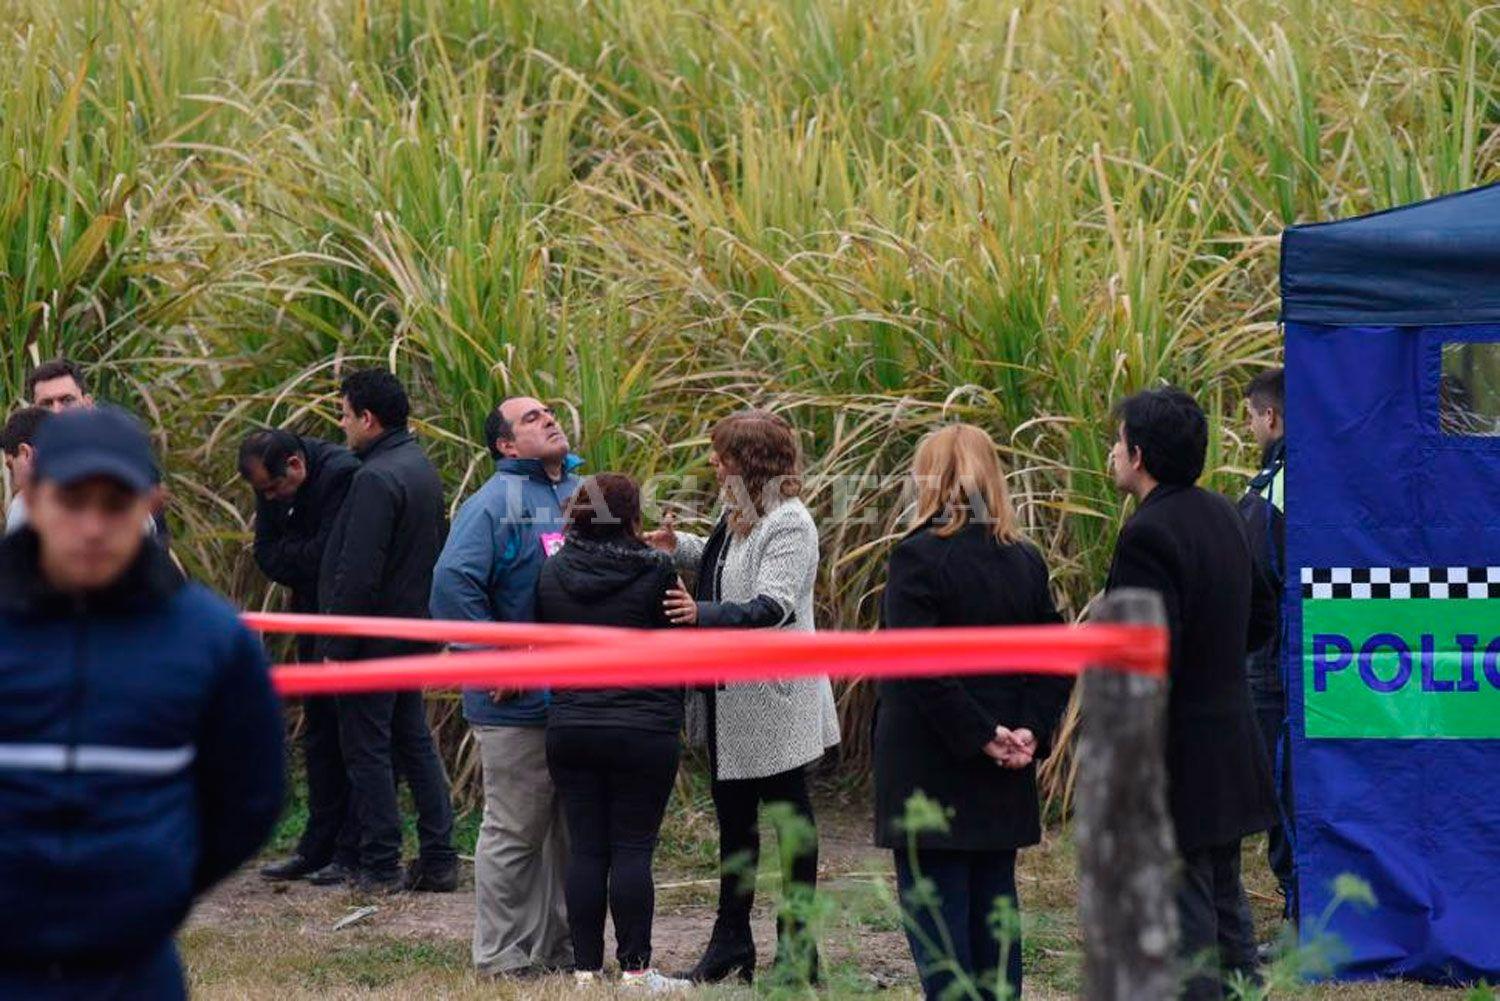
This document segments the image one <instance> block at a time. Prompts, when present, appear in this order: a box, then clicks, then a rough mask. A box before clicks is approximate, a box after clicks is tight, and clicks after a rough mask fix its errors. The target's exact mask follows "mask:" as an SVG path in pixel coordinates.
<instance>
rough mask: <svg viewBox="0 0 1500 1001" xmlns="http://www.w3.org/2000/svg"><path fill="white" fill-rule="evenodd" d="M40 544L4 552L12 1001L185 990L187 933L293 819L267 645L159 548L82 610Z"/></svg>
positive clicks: (4, 794) (0, 947)
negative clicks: (228, 880) (43, 559)
mask: <svg viewBox="0 0 1500 1001" xmlns="http://www.w3.org/2000/svg"><path fill="white" fill-rule="evenodd" d="M38 547H39V543H38V540H37V537H36V535H35V533H33V532H32V531H30V530H29V529H28V530H23V531H21V532H19V533H17V534H15V535H13V536H11V537H9V538H7V539H5V540H4V542H3V543H0V998H9V997H21V996H27V997H38V998H50V997H54V996H56V997H64V996H74V995H76V994H78V993H79V991H78V990H77V989H76V988H77V985H79V984H94V985H96V987H97V989H94V988H84V989H83V990H82V994H83V995H91V994H97V993H108V992H109V990H112V991H114V993H112V994H110V996H117V995H118V996H125V997H135V996H148V995H149V996H163V997H171V996H174V994H178V993H180V991H181V983H180V975H176V963H175V959H173V958H172V955H171V936H172V933H173V932H174V931H175V930H176V928H177V926H178V925H179V924H181V922H182V920H183V919H184V918H185V917H186V916H187V914H188V909H189V908H190V907H191V905H192V903H193V899H194V898H195V897H196V896H197V895H198V894H200V893H202V892H204V891H205V890H207V889H208V888H209V887H211V886H212V885H213V884H214V883H216V882H218V881H219V880H220V879H222V878H224V877H225V876H226V875H228V874H229V873H230V872H232V871H234V869H235V868H236V867H237V866H239V865H240V863H242V862H244V861H245V860H246V859H247V858H249V857H250V856H251V855H252V854H254V852H255V851H256V850H257V849H258V848H259V847H260V845H261V844H262V843H263V842H264V841H265V839H266V837H267V835H268V834H269V833H270V831H271V828H272V825H273V824H274V823H275V821H276V817H277V815H278V814H279V813H280V810H281V801H282V792H283V787H282V783H283V778H282V774H283V773H282V765H283V762H282V742H283V723H282V717H281V711H280V704H279V703H278V701H277V699H276V696H275V694H274V693H273V692H272V690H271V684H270V677H269V674H268V671H267V666H266V659H265V653H264V651H263V650H262V648H261V645H260V643H259V642H258V641H257V640H256V638H255V637H254V636H252V635H251V634H250V633H249V632H248V631H247V630H246V629H245V628H244V627H243V626H242V625H241V624H240V622H239V618H238V616H237V615H236V614H235V612H234V610H233V609H232V608H230V607H229V606H228V605H227V604H226V603H225V602H224V601H223V600H221V599H220V598H218V597H217V596H216V595H214V594H213V593H212V592H210V591H208V590H207V589H206V588H203V587H200V586H198V585H194V584H185V583H183V582H182V580H181V578H180V577H179V576H178V575H177V573H176V572H175V569H174V568H173V566H172V564H171V562H170V560H168V558H167V556H166V554H165V552H163V551H162V550H161V549H160V548H159V547H157V546H156V545H155V544H154V543H150V542H148V543H147V544H146V546H145V548H143V549H142V551H141V555H140V556H139V557H138V558H137V560H136V561H135V563H134V564H133V565H132V566H131V567H130V569H129V570H128V571H127V572H126V574H125V575H124V577H122V578H121V580H119V581H118V582H116V584H115V585H113V586H112V587H110V588H108V589H106V590H105V591H103V592H100V593H97V594H93V595H90V596H88V597H86V598H82V599H80V598H76V597H69V596H64V595H61V594H58V593H57V592H55V591H52V590H50V589H49V588H48V587H47V586H46V584H45V583H44V582H43V581H42V579H41V576H40V573H39V571H38V568H37V559H38V557H37V553H38ZM163 957H165V959H163ZM136 974H139V977H144V978H146V982H141V981H140V980H139V979H138V978H136V979H132V978H135V977H136ZM174 975H176V976H177V980H176V983H175V984H174V983H172V982H171V981H172V979H173V977H174ZM120 976H124V977H125V982H124V983H122V982H121V981H120V979H119V978H120ZM112 977H113V978H114V979H110V978H112ZM100 978H104V979H103V980H101V979H100ZM106 981H107V982H108V984H109V989H108V990H105V989H104V988H103V986H102V985H103V984H104V983H105V982H106ZM70 983H71V984H73V985H74V988H73V989H71V993H70V988H69V984H70Z"/></svg>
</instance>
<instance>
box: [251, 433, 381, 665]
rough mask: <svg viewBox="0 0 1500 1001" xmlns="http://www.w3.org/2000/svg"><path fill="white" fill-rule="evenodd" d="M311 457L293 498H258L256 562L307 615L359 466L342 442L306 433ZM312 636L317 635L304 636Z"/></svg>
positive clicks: (303, 652)
mask: <svg viewBox="0 0 1500 1001" xmlns="http://www.w3.org/2000/svg"><path fill="white" fill-rule="evenodd" d="M301 441H302V451H303V453H304V454H305V455H306V456H307V479H305V480H303V481H302V486H300V487H298V488H297V494H296V496H295V497H293V498H292V499H291V501H290V502H284V501H268V500H266V499H265V498H264V497H259V496H257V498H256V502H255V565H256V566H258V567H260V572H261V573H263V574H265V575H266V576H267V577H268V578H270V579H271V580H273V581H275V582H276V583H277V584H281V585H282V586H284V587H286V588H289V589H290V590H291V592H292V601H291V610H292V611H294V612H302V613H306V614H312V613H316V612H317V611H318V570H319V568H320V567H321V566H322V564H323V550H324V549H325V548H326V547H327V545H328V537H329V536H330V535H332V534H333V525H334V522H335V521H337V520H338V516H339V509H340V508H342V507H343V505H344V497H345V496H346V495H348V493H349V483H350V481H351V480H353V479H354V474H355V472H356V471H357V470H358V469H359V460H358V459H356V458H355V457H354V454H353V453H352V452H350V451H349V450H348V449H347V448H344V447H343V446H342V445H334V444H332V443H331V442H326V441H320V440H318V439H317V438H303V439H301ZM305 639H307V640H309V641H311V640H312V637H305ZM298 652H299V655H300V656H301V659H303V660H308V659H310V658H311V657H312V655H313V650H312V648H311V644H310V643H309V644H307V645H306V648H305V649H304V644H302V643H299V644H298Z"/></svg>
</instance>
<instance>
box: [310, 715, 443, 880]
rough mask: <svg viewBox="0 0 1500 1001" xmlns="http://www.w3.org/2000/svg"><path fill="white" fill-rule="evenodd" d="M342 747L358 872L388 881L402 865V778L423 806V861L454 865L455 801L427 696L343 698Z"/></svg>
mask: <svg viewBox="0 0 1500 1001" xmlns="http://www.w3.org/2000/svg"><path fill="white" fill-rule="evenodd" d="M338 716H339V744H340V747H341V748H342V750H343V753H344V767H345V768H346V769H347V771H348V775H349V798H350V802H351V803H352V804H353V808H354V816H355V819H356V821H357V823H358V825H359V866H360V868H361V869H364V870H365V871H367V872H371V873H374V874H376V875H379V876H382V877H388V876H390V875H392V874H393V873H395V872H396V871H397V870H398V869H399V867H400V864H401V811H400V807H399V806H398V805H397V799H396V776H397V775H398V774H399V775H400V776H401V777H403V778H405V779H406V783H407V785H408V786H409V787H410V788H411V795H412V801H413V803H415V804H416V808H417V838H418V841H419V843H420V845H421V858H422V861H423V862H426V863H430V864H433V865H451V864H453V863H454V862H456V861H457V859H458V854H457V852H455V851H454V848H453V803H452V800H451V798H450V796H449V792H448V776H447V774H446V773H444V771H443V763H442V761H441V760H439V758H438V754H437V747H436V745H435V744H434V743H433V740H432V731H431V730H430V729H429V728H428V726H427V710H426V707H425V706H424V704H423V702H422V695H421V693H420V692H400V693H396V694H392V693H388V692H381V693H377V694H374V695H340V696H339V697H338Z"/></svg>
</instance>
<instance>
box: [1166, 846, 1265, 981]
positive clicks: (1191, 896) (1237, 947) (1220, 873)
mask: <svg viewBox="0 0 1500 1001" xmlns="http://www.w3.org/2000/svg"><path fill="white" fill-rule="evenodd" d="M1177 914H1178V921H1179V923H1180V925H1181V929H1182V956H1183V959H1184V961H1185V962H1187V964H1188V968H1189V970H1190V971H1191V975H1190V976H1189V977H1188V979H1187V982H1186V985H1185V986H1184V988H1183V992H1182V997H1183V998H1184V999H1186V1001H1210V999H1213V1001H1217V999H1219V998H1222V997H1223V996H1224V992H1223V979H1224V978H1225V977H1227V976H1229V975H1230V974H1232V973H1235V972H1240V973H1243V974H1245V975H1246V976H1247V977H1253V976H1254V974H1255V925H1254V923H1253V922H1252V920H1251V917H1250V901H1249V900H1248V899H1247V898H1246V897H1245V887H1244V884H1243V883H1242V882H1241V881H1240V842H1238V841H1235V842H1232V843H1230V844H1227V845H1215V846H1213V847H1210V848H1195V849H1192V850H1190V851H1185V852H1183V853H1182V873H1181V875H1180V876H1179V882H1178V886H1177Z"/></svg>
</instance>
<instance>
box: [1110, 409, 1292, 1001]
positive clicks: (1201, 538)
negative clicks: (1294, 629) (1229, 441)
mask: <svg viewBox="0 0 1500 1001" xmlns="http://www.w3.org/2000/svg"><path fill="white" fill-rule="evenodd" d="M1113 416H1114V423H1115V432H1116V434H1115V443H1114V447H1113V448H1112V449H1111V450H1110V467H1111V471H1112V473H1113V475H1114V480H1115V485H1116V487H1118V488H1119V489H1120V491H1121V492H1123V493H1127V494H1129V495H1131V496H1132V497H1134V498H1135V499H1136V502H1137V504H1138V508H1137V510H1136V513H1135V514H1134V515H1133V516H1132V517H1131V518H1130V519H1129V520H1128V521H1127V522H1126V523H1125V527H1124V528H1123V529H1121V531H1120V538H1119V542H1118V543H1117V545H1116V547H1115V555H1114V563H1113V565H1112V566H1111V568H1110V574H1109V583H1108V585H1107V587H1108V588H1109V589H1111V590H1113V589H1116V588H1127V587H1131V588H1146V589H1149V590H1152V591H1155V592H1157V593H1158V594H1160V595H1161V598H1162V602H1163V604H1164V605H1165V606H1166V613H1167V625H1168V628H1169V631H1170V635H1171V655H1170V664H1169V675H1170V688H1169V695H1168V701H1167V781H1168V788H1167V797H1168V806H1169V808H1170V810H1171V814H1172V824H1173V827H1174V829H1175V831H1176V835H1177V848H1178V852H1179V854H1180V855H1181V859H1182V873H1181V883H1180V885H1179V887H1178V892H1177V904H1178V913H1179V917H1180V925H1181V929H1182V952H1183V955H1184V956H1185V957H1186V958H1187V959H1188V960H1189V962H1201V961H1203V960H1205V959H1207V962H1208V966H1207V970H1208V972H1206V973H1205V972H1201V971H1200V972H1198V973H1197V974H1196V975H1194V976H1192V977H1191V978H1190V980H1189V981H1188V984H1187V986H1186V988H1185V991H1184V995H1183V996H1184V997H1186V998H1192V999H1198V998H1218V997H1220V992H1221V987H1220V983H1219V980H1218V977H1217V973H1218V970H1220V969H1222V970H1223V971H1224V972H1226V973H1230V972H1234V971H1239V972H1243V973H1244V974H1246V975H1247V976H1253V975H1254V970H1255V961H1256V955H1255V936H1254V928H1253V926H1252V924H1251V919H1250V907H1249V902H1248V901H1247V900H1246V898H1245V889H1244V886H1243V884H1242V883H1241V880H1240V841H1241V840H1242V839H1243V838H1245V837H1246V836H1247V835H1250V834H1253V833H1255V832H1257V831H1263V830H1265V829H1266V828H1267V827H1269V826H1270V824H1271V822H1272V820H1273V818H1274V816H1275V805H1274V801H1273V799H1272V793H1271V779H1270V774H1269V771H1268V769H1267V767H1266V760H1265V754H1264V753H1263V751H1262V750H1261V747H1260V742H1259V734H1258V733H1257V731H1256V725H1255V719H1254V715H1253V714H1252V712H1251V709H1250V693H1249V689H1248V688H1247V687H1246V684H1245V654H1246V652H1247V651H1248V650H1253V649H1256V648H1258V647H1260V646H1261V645H1262V644H1263V643H1265V641H1266V638H1267V637H1268V636H1269V635H1270V630H1271V628H1272V626H1273V624H1274V621H1275V596H1274V594H1273V593H1272V591H1271V588H1270V585H1269V583H1267V581H1266V580H1265V578H1264V577H1263V576H1262V575H1261V574H1260V573H1259V572H1258V571H1257V569H1256V567H1255V564H1254V560H1253V559H1252V557H1251V554H1250V543H1249V540H1248V539H1247V538H1246V534H1245V526H1244V523H1243V522H1242V521H1241V520H1240V517H1239V515H1238V514H1237V513H1236V512H1235V509H1234V506H1233V505H1232V504H1230V503H1229V501H1228V500H1226V499H1225V498H1223V497H1221V496H1219V495H1218V494H1215V493H1210V492H1208V491H1207V490H1203V489H1201V488H1199V487H1197V486H1196V485H1195V484H1196V481H1197V479H1198V477H1199V476H1200V475H1202V472H1203V463H1204V459H1205V455H1206V452H1207V446H1208V421H1207V420H1206V418H1205V417H1204V415H1203V411H1202V410H1201V409H1200V408H1199V407H1198V404H1197V402H1196V401H1194V400H1193V398H1192V397H1191V396H1189V395H1187V394H1186V393H1184V392H1182V391H1181V390H1178V389H1172V388H1166V389H1153V390H1146V391H1144V392H1141V393H1137V394H1136V395H1134V396H1132V397H1130V398H1129V399H1126V400H1124V401H1123V402H1121V403H1120V404H1119V405H1118V406H1117V407H1116V408H1115V410H1114V414H1113Z"/></svg>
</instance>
